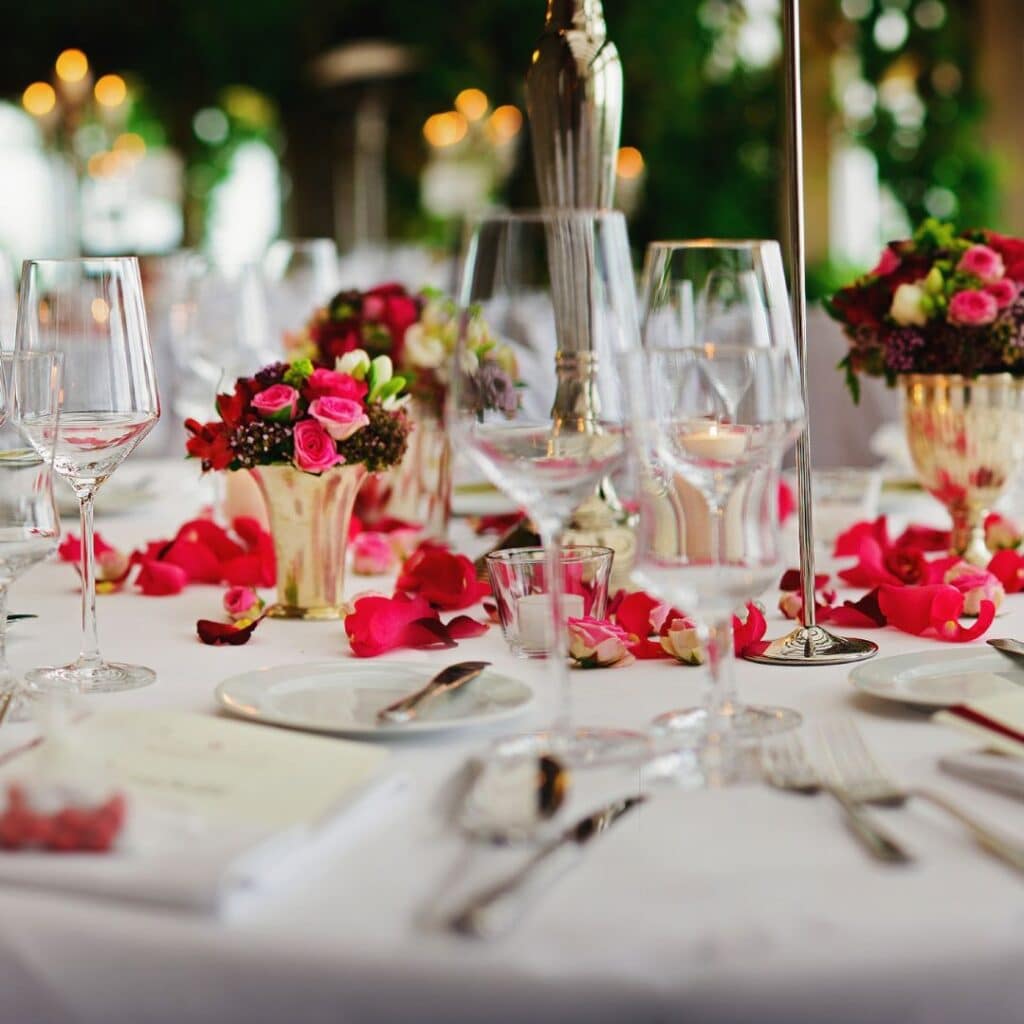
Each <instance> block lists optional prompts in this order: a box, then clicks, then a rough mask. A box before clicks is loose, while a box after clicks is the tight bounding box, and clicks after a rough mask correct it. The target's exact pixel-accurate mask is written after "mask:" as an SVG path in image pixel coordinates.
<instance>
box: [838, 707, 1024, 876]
mask: <svg viewBox="0 0 1024 1024" xmlns="http://www.w3.org/2000/svg"><path fill="white" fill-rule="evenodd" d="M822 735H823V737H824V736H826V735H827V737H828V740H827V742H828V744H829V747H830V749H831V750H832V751H833V752H834V756H835V761H836V770H837V772H838V773H839V776H840V778H841V779H842V785H843V787H844V788H845V790H846V792H847V793H848V794H849V797H850V799H851V800H854V801H855V802H856V803H858V804H880V805H883V806H890V807H902V806H903V804H905V803H906V802H907V801H908V800H909V799H910V798H911V797H917V798H918V799H921V800H927V801H928V802H929V803H930V804H932V805H933V806H935V807H938V808H940V809H941V810H943V811H945V812H946V813H947V814H948V815H950V817H952V818H955V819H956V820H957V821H958V822H959V823H960V824H961V825H964V826H965V827H966V828H967V830H968V831H969V832H970V833H971V836H972V837H973V839H974V841H975V842H976V843H977V844H978V845H979V846H981V847H982V849H984V850H986V851H987V852H988V853H990V854H992V856H994V857H998V858H999V859H1000V860H1001V861H1003V862H1004V863H1006V864H1009V865H1010V867H1012V868H1015V869H1016V870H1017V871H1020V872H1024V846H1022V845H1021V844H1020V843H1017V842H1014V841H1013V840H1012V839H1009V838H1007V837H1005V836H1001V835H999V834H998V833H997V832H994V831H993V830H992V829H990V828H989V827H988V826H987V825H985V824H984V823H983V822H981V821H979V820H978V819H977V818H975V817H974V815H972V814H969V813H968V812H967V811H965V810H963V808H961V807H960V806H959V805H957V804H955V803H953V802H952V801H951V800H949V799H948V798H947V797H945V796H943V795H942V794H941V793H938V792H936V791H935V790H932V789H925V788H923V787H920V786H901V785H900V784H899V783H898V782H896V780H895V779H893V778H892V777H891V776H889V775H887V774H886V773H885V771H884V770H883V769H882V768H881V766H880V765H879V764H878V762H877V761H876V760H875V758H874V756H873V755H872V753H871V751H870V750H869V749H868V746H867V744H866V743H865V742H864V738H863V737H862V736H861V734H860V730H859V729H858V728H857V726H856V725H855V724H854V723H853V722H852V721H850V720H849V719H847V718H842V719H838V720H837V721H835V722H833V723H830V724H829V725H828V726H826V727H823V730H822Z"/></svg>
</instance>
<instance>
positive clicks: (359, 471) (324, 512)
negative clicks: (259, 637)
mask: <svg viewBox="0 0 1024 1024" xmlns="http://www.w3.org/2000/svg"><path fill="white" fill-rule="evenodd" d="M249 472H250V473H251V474H252V476H253V479H254V480H255V481H256V484H257V486H258V487H259V489H260V491H261V493H262V494H263V500H264V501H265V502H266V506H267V513H268V515H269V518H270V530H271V533H272V534H273V537H274V554H275V556H276V559H277V602H276V603H275V604H274V605H273V606H272V607H271V609H270V610H269V612H268V614H269V615H271V616H273V617H276V618H284V619H340V618H343V617H344V614H345V609H344V590H345V553H346V550H347V547H348V529H349V521H350V520H351V518H352V508H353V506H354V505H355V500H356V495H357V494H358V493H359V488H360V486H361V485H362V483H363V481H364V480H365V479H366V475H367V473H366V467H365V466H363V465H362V464H359V465H353V466H334V467H332V468H331V469H328V470H327V471H326V472H324V473H320V474H315V473H304V472H303V471H302V470H300V469H296V468H295V467H294V466H284V465H281V466H257V467H255V468H253V469H251V470H249Z"/></svg>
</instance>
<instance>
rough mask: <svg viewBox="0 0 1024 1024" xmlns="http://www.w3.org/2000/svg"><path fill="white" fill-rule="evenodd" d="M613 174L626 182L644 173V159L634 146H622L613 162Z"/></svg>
mask: <svg viewBox="0 0 1024 1024" xmlns="http://www.w3.org/2000/svg"><path fill="white" fill-rule="evenodd" d="M615 173H616V174H617V175H618V176H619V177H620V178H624V179H626V180H627V181H628V180H629V179H630V178H639V177H640V175H641V174H643V173H644V158H643V154H642V153H641V152H640V150H639V149H637V148H636V146H623V147H622V149H620V150H619V155H618V157H617V158H616V160H615Z"/></svg>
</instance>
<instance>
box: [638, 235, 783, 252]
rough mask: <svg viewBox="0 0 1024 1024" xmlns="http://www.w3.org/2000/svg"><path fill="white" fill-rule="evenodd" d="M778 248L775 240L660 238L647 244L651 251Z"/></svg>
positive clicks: (777, 242)
mask: <svg viewBox="0 0 1024 1024" xmlns="http://www.w3.org/2000/svg"><path fill="white" fill-rule="evenodd" d="M766 247H767V248H771V247H776V248H778V247H779V241H778V239H776V238H662V239H656V240H655V241H653V242H648V243H647V250H648V252H650V251H651V250H652V249H712V250H713V249H743V250H747V251H752V250H755V249H762V248H766Z"/></svg>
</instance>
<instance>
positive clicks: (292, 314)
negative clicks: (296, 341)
mask: <svg viewBox="0 0 1024 1024" xmlns="http://www.w3.org/2000/svg"><path fill="white" fill-rule="evenodd" d="M263 271H264V274H265V275H266V279H267V291H268V293H269V299H270V314H271V320H272V323H273V331H274V338H275V340H278V341H280V340H281V339H282V338H283V337H284V335H285V334H286V333H288V332H293V331H297V330H299V329H300V328H301V327H302V325H303V324H304V323H305V322H306V321H307V320H308V319H309V318H310V316H311V315H312V313H313V311H314V310H315V309H316V308H317V307H318V306H323V305H326V304H327V303H328V302H329V301H330V300H331V298H332V297H333V296H334V295H335V293H337V292H338V291H339V289H340V288H341V285H342V281H341V271H340V264H339V261H338V247H337V246H336V245H335V244H334V239H332V238H279V239H278V240H277V241H276V242H273V243H272V244H271V246H270V248H269V249H267V255H266V257H265V258H264V260H263Z"/></svg>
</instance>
